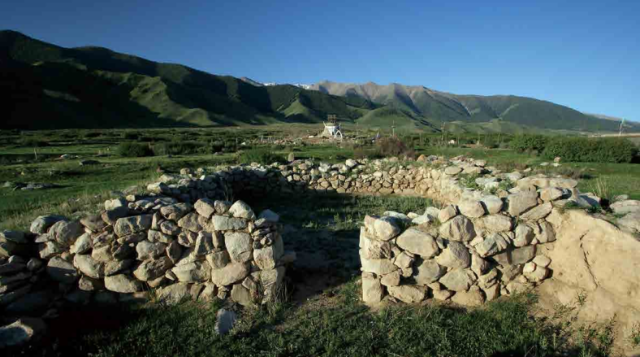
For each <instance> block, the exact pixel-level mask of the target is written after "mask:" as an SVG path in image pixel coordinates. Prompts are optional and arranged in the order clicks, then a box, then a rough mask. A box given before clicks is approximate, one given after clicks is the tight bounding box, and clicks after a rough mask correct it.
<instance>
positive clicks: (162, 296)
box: [156, 283, 191, 305]
mask: <svg viewBox="0 0 640 357" xmlns="http://www.w3.org/2000/svg"><path fill="white" fill-rule="evenodd" d="M156 298H157V299H158V300H159V301H162V302H164V303H165V304H168V305H175V304H177V303H179V302H181V301H184V300H189V299H191V289H190V288H189V284H187V283H177V284H171V285H168V286H165V287H163V288H160V289H157V290H156Z"/></svg>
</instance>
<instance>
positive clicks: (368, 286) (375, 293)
mask: <svg viewBox="0 0 640 357" xmlns="http://www.w3.org/2000/svg"><path fill="white" fill-rule="evenodd" d="M383 297H384V288H383V287H382V284H381V282H380V279H378V278H377V277H376V276H375V275H374V274H372V273H363V274H362V301H364V303H365V304H377V303H379V302H380V301H382V298H383Z"/></svg>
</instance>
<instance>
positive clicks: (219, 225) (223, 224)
mask: <svg viewBox="0 0 640 357" xmlns="http://www.w3.org/2000/svg"><path fill="white" fill-rule="evenodd" d="M216 202H218V201H216ZM211 222H212V223H213V227H214V229H215V230H216V231H228V230H239V229H245V228H247V221H245V220H244V219H242V218H232V217H227V216H218V215H214V216H213V217H212V218H211Z"/></svg>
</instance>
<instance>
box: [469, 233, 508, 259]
mask: <svg viewBox="0 0 640 357" xmlns="http://www.w3.org/2000/svg"><path fill="white" fill-rule="evenodd" d="M507 247H509V239H508V238H505V237H504V236H503V235H502V234H501V233H494V234H492V235H490V236H489V237H487V238H485V239H484V240H483V241H482V243H480V244H478V245H476V246H475V249H476V251H477V252H478V254H479V255H480V256H481V257H483V258H484V257H488V256H491V255H494V254H498V253H500V252H502V251H504V250H505V249H507Z"/></svg>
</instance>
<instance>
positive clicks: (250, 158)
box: [238, 149, 285, 165]
mask: <svg viewBox="0 0 640 357" xmlns="http://www.w3.org/2000/svg"><path fill="white" fill-rule="evenodd" d="M238 162H240V163H241V164H250V163H252V162H257V163H259V164H263V165H270V164H273V163H274V162H278V163H283V162H285V158H284V157H282V156H280V155H276V154H274V153H273V152H272V151H271V150H268V149H253V150H248V151H243V152H241V153H240V155H239V156H238Z"/></svg>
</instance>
